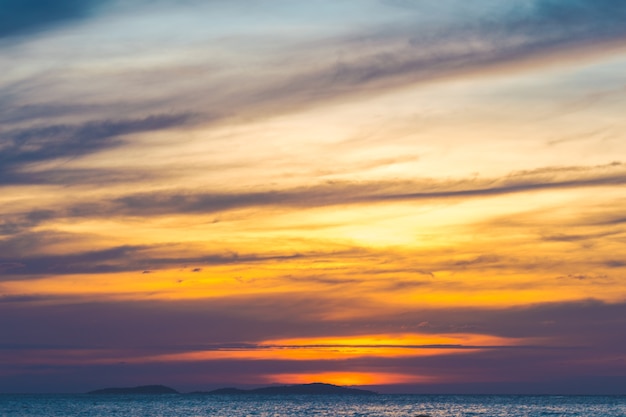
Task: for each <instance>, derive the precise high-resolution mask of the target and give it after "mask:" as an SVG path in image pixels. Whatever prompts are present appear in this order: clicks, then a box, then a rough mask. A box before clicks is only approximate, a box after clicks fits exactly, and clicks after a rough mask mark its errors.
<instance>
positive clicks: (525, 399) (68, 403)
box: [0, 394, 626, 417]
mask: <svg viewBox="0 0 626 417" xmlns="http://www.w3.org/2000/svg"><path fill="white" fill-rule="evenodd" d="M418 415H428V416H432V417H478V416H484V417H505V416H506V417H549V416H552V417H555V416H562V417H590V416H602V417H626V397H601V396H594V397H584V396H559V397H554V396H484V395H481V396H473V395H462V396H451V395H442V396H434V395H375V396H333V395H328V396H325V395H320V396H307V395H302V396H258V395H257V396H255V395H246V396H222V395H213V396H200V395H162V396H151V395H144V396H141V395H124V396H117V395H113V396H101V395H100V396H97V395H86V394H84V395H0V417H31V416H32V417H34V416H37V417H70V416H80V417H113V416H124V417H204V416H211V417H296V416H307V417H309V416H310V417H416V416H418Z"/></svg>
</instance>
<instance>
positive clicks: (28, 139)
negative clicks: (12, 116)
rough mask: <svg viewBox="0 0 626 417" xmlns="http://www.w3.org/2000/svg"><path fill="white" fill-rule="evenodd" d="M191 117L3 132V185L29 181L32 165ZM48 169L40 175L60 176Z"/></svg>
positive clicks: (0, 139) (116, 143)
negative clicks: (29, 171)
mask: <svg viewBox="0 0 626 417" xmlns="http://www.w3.org/2000/svg"><path fill="white" fill-rule="evenodd" d="M189 119H190V115H189V114H173V115H167V114H163V115H152V116H148V117H144V118H140V119H121V120H103V121H93V122H86V123H82V124H78V125H65V124H62V125H47V126H35V127H29V128H21V129H15V130H9V131H4V132H0V148H1V149H2V153H1V154H0V174H2V176H1V177H0V185H2V184H4V185H6V184H19V183H22V182H26V183H28V182H29V180H28V178H29V174H24V173H23V172H22V170H24V169H25V168H26V167H28V166H29V165H31V164H36V163H41V162H45V161H55V160H59V159H61V160H62V159H70V158H74V157H79V156H84V155H88V154H91V153H95V152H98V151H102V150H104V149H109V148H113V147H117V146H120V145H122V144H123V143H124V141H123V139H121V137H122V136H124V135H128V134H132V133H139V132H150V131H155V130H161V129H168V128H172V127H175V126H181V125H183V124H185V123H187V122H188V121H189ZM48 171H51V172H47V173H45V174H43V175H42V174H39V175H41V177H45V176H46V175H53V176H54V175H55V174H56V175H59V174H58V172H56V170H55V169H50V170H48ZM35 176H37V174H35Z"/></svg>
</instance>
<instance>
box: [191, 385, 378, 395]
mask: <svg viewBox="0 0 626 417" xmlns="http://www.w3.org/2000/svg"><path fill="white" fill-rule="evenodd" d="M192 394H210V395H241V394H264V395H319V394H340V395H375V394H376V393H375V392H374V391H368V390H364V389H357V388H347V387H340V386H337V385H332V384H323V383H320V382H316V383H312V384H302V385H284V386H278V387H264V388H256V389H239V388H221V389H217V390H214V391H209V392H194V393H192Z"/></svg>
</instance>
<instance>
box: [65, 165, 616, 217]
mask: <svg viewBox="0 0 626 417" xmlns="http://www.w3.org/2000/svg"><path fill="white" fill-rule="evenodd" d="M575 171H576V170H572V171H566V173H567V174H570V175H568V176H569V178H567V179H558V178H545V176H544V177H538V176H537V175H535V174H534V173H530V174H524V175H513V176H507V177H503V178H497V179H483V180H458V181H453V180H448V181H435V180H426V179H425V180H422V181H419V180H416V181H409V180H405V181H393V182H369V183H368V182H363V183H353V182H339V181H336V182H329V183H325V184H321V185H316V186H310V187H299V188H293V189H287V190H267V191H259V192H244V193H236V192H233V193H201V192H188V193H184V192H168V191H162V192H154V193H145V194H134V195H128V196H123V197H119V198H116V199H113V200H110V201H108V202H106V201H105V202H102V203H101V204H95V203H94V204H85V205H77V206H74V207H71V208H70V209H69V210H68V212H67V214H66V215H68V216H87V217H89V216H101V215H110V214H112V213H116V214H118V215H127V216H150V215H153V216H158V215H165V214H171V213H215V212H220V211H226V210H236V209H245V208H253V207H267V206H276V207H281V206H283V207H321V206H330V205H344V204H367V203H382V202H389V201H413V200H439V199H468V198H484V197H492V196H500V195H507V194H514V193H523V192H533V191H547V190H559V189H570V188H585V187H604V186H619V185H623V184H626V173H623V172H621V170H619V171H618V172H616V173H613V174H603V173H599V174H595V175H594V174H593V172H592V173H591V174H587V175H571V174H572V173H573V174H575Z"/></svg>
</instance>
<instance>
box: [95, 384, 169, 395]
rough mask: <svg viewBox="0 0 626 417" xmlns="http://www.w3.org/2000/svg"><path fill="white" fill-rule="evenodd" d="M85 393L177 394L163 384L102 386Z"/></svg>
mask: <svg viewBox="0 0 626 417" xmlns="http://www.w3.org/2000/svg"><path fill="white" fill-rule="evenodd" d="M87 394H95V395H103V394H110V395H129V394H146V395H154V394H179V392H178V391H176V390H175V389H174V388H170V387H166V386H165V385H142V386H140V387H133V388H104V389H98V390H95V391H89V392H88V393H87Z"/></svg>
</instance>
